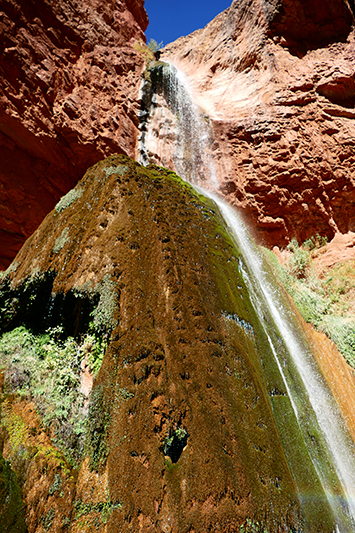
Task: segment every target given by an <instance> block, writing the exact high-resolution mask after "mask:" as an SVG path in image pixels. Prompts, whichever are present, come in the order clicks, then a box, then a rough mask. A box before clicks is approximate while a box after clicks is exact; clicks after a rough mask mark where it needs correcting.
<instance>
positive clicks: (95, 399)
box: [87, 386, 111, 471]
mask: <svg viewBox="0 0 355 533" xmlns="http://www.w3.org/2000/svg"><path fill="white" fill-rule="evenodd" d="M110 412H111V411H110V409H109V407H108V405H107V402H106V399H105V394H104V390H103V387H102V386H96V387H95V388H94V390H93V391H92V394H91V401H90V409H89V414H88V435H87V449H88V455H89V464H90V468H91V469H92V470H96V471H98V470H99V468H100V466H102V465H103V464H104V463H105V461H106V458H107V455H108V446H107V438H108V428H109V426H110V422H111V414H110Z"/></svg>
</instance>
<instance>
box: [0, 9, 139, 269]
mask: <svg viewBox="0 0 355 533" xmlns="http://www.w3.org/2000/svg"><path fill="white" fill-rule="evenodd" d="M143 4H144V0H119V1H116V0H109V1H104V0H87V1H85V2H80V1H77V0H75V1H69V0H59V1H56V0H39V1H36V2H29V1H28V0H3V1H2V2H1V5H0V33H1V54H0V160H1V169H0V268H1V267H2V268H4V267H6V266H8V264H9V263H10V261H11V260H12V259H13V257H14V256H15V254H16V252H17V251H18V250H19V248H20V246H21V245H22V244H23V242H24V240H25V239H26V238H27V237H29V235H30V234H31V233H32V232H33V231H34V229H35V228H36V227H37V226H38V224H39V223H40V222H41V221H42V220H43V218H44V216H45V215H46V214H47V213H48V212H49V211H50V209H52V208H53V206H54V204H55V203H56V202H57V201H58V199H59V198H60V196H62V195H63V194H64V193H66V192H67V191H68V190H69V189H70V188H71V187H73V186H74V185H75V183H77V181H78V180H79V179H80V178H81V176H82V175H83V173H84V172H85V171H86V169H87V168H88V166H90V165H92V164H94V163H95V162H96V161H98V160H100V159H102V157H104V156H107V155H109V154H111V153H115V152H119V153H124V154H127V155H130V156H132V157H134V155H135V144H136V138H137V118H136V111H137V103H136V102H137V95H138V88H139V83H140V76H141V72H142V69H143V64H144V46H143V41H145V36H144V34H143V31H144V30H145V28H146V27H147V24H148V19H147V15H146V12H145V10H144V7H143ZM139 41H141V43H142V44H138V42H139ZM135 43H136V44H135Z"/></svg>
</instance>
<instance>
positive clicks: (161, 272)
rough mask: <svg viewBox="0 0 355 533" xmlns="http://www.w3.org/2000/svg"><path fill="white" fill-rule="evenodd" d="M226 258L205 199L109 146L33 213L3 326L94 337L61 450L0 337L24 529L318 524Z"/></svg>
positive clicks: (227, 245) (276, 387)
mask: <svg viewBox="0 0 355 533" xmlns="http://www.w3.org/2000/svg"><path fill="white" fill-rule="evenodd" d="M177 215H178V218H177ZM240 261H242V259H241V257H240V252H239V251H238V249H236V247H235V245H234V244H233V242H232V241H231V239H230V237H229V236H228V234H227V232H226V228H225V226H224V222H223V221H222V219H221V218H220V215H219V214H218V211H217V208H216V206H215V205H214V204H213V203H212V202H211V201H210V200H207V199H205V198H204V197H203V196H200V195H198V194H197V193H196V192H195V191H193V189H192V188H191V187H190V186H189V185H187V184H185V183H184V182H182V181H181V180H180V179H179V178H178V177H177V176H176V175H174V174H173V173H171V172H169V171H164V170H162V169H159V168H157V167H149V168H144V167H141V166H140V165H138V164H137V163H135V162H134V161H131V160H130V159H128V158H127V157H125V156H122V155H121V156H112V157H110V158H108V159H106V160H104V161H102V162H100V163H98V164H97V165H95V167H93V168H92V169H90V170H89V171H88V172H87V174H86V176H85V177H84V178H83V180H82V181H81V182H79V184H78V185H77V186H76V188H75V189H74V190H72V191H70V193H69V194H68V195H67V196H65V197H64V198H63V199H62V200H61V201H60V202H59V203H58V205H57V206H56V209H55V210H53V211H52V212H51V213H50V214H49V215H48V216H47V217H46V219H45V220H44V221H43V223H42V224H41V226H40V228H39V229H38V230H37V231H36V232H35V233H34V234H33V236H32V237H31V238H30V239H29V240H28V241H27V242H26V244H25V246H24V247H23V248H22V250H21V251H20V253H19V254H18V256H17V258H16V261H15V262H14V263H13V264H12V266H11V268H10V269H9V270H8V272H7V274H6V275H4V276H3V278H2V283H1V293H0V301H1V308H2V312H3V319H2V321H1V327H2V332H4V331H8V332H10V331H11V330H13V329H14V328H16V327H18V326H20V325H22V326H27V327H30V328H32V331H33V334H40V333H41V332H43V331H45V330H46V329H47V328H48V327H52V328H53V327H56V328H57V327H58V326H61V328H62V330H61V331H62V332H63V334H64V336H66V335H74V336H76V337H77V338H80V336H81V335H83V334H84V333H85V332H86V331H87V330H88V328H89V329H90V328H91V331H93V329H92V328H94V332H95V331H96V333H97V334H98V335H99V336H100V337H102V336H106V337H107V338H108V347H107V350H106V354H105V357H104V360H103V364H102V366H101V369H100V372H99V374H98V376H97V378H96V380H95V382H94V386H93V389H92V393H91V400H90V407H89V414H88V425H87V437H86V439H87V440H86V446H85V448H84V449H83V450H82V451H81V455H80V456H79V457H78V456H77V462H76V466H75V465H73V462H69V460H68V456H67V452H68V449H67V448H66V444H65V443H66V442H68V439H67V440H66V441H63V439H62V441H60V445H59V444H58V443H57V444H55V443H56V442H58V441H56V440H55V437H56V435H58V434H59V433H60V434H62V436H64V437H66V438H67V435H68V432H69V429H70V427H69V426H70V423H71V422H70V421H68V424H67V427H66V428H65V430H66V431H65V432H64V433H63V432H62V433H61V431H62V429H61V428H58V427H57V425H48V424H47V426H45V424H46V422H45V416H43V413H45V407H44V404H43V402H42V403H41V402H40V403H39V404H38V402H39V401H40V398H39V399H38V397H37V398H36V396H34V395H32V396H31V390H30V389H27V392H25V391H24V389H23V381H24V380H25V373H24V372H23V373H22V377H21V374H20V373H19V370H17V373H16V372H15V367H16V364H18V356H17V359H16V350H17V349H19V348H18V347H17V348H16V346H15V347H13V349H14V350H15V351H14V354H15V356H14V358H13V360H12V363H11V365H10V366H9V367H7V368H5V369H4V370H3V373H2V381H1V383H0V384H1V387H2V395H1V405H2V411H1V424H0V444H1V450H2V453H3V455H4V458H5V459H6V461H7V462H6V463H5V465H6V468H7V477H6V479H7V480H8V481H7V485H6V483H5V482H4V483H3V484H2V485H1V484H0V497H1V495H2V494H3V493H4V492H6V490H7V491H9V488H8V486H9V484H10V483H12V485H11V487H12V498H13V502H14V503H13V505H14V506H17V507H14V508H16V509H17V512H16V516H17V522H18V524H20V526H21V528H22V529H21V530H23V520H22V518H23V517H24V518H25V520H26V526H27V529H28V532H29V533H33V532H38V533H40V532H41V531H43V529H45V530H46V531H61V530H62V529H63V530H67V531H70V532H71V533H74V532H75V533H76V532H79V531H80V532H81V533H83V532H89V531H93V530H97V531H101V532H105V531H106V532H112V533H115V532H117V531H121V532H122V533H123V532H129V531H139V530H142V531H150V532H157V533H158V532H159V533H160V532H169V531H175V532H183V531H195V532H196V533H205V532H206V531H216V530H218V531H221V532H230V533H232V532H235V531H239V530H240V531H243V530H245V531H247V530H248V529H251V530H255V531H258V530H259V531H260V530H263V529H264V527H266V528H267V531H268V532H269V533H278V532H280V531H292V530H293V531H298V532H302V531H304V532H307V533H313V532H314V533H316V532H319V533H320V532H322V533H332V532H333V530H334V520H333V517H332V513H331V511H330V510H329V508H328V503H327V499H326V497H325V495H324V493H323V491H322V488H321V487H320V484H319V481H318V478H317V475H316V473H315V470H314V467H313V465H312V463H311V461H310V459H309V456H308V453H307V451H306V448H305V445H304V441H303V438H302V437H301V435H300V433H299V426H298V423H297V422H296V419H295V417H294V415H293V411H292V408H291V404H290V400H289V397H288V395H287V392H286V391H285V390H284V389H285V386H284V384H283V381H282V379H281V376H280V373H279V370H278V367H277V366H276V363H273V362H272V361H273V357H272V354H271V352H270V347H269V344H268V342H267V339H266V334H265V332H264V331H263V330H262V328H261V326H260V322H259V320H258V318H257V316H256V314H255V311H254V309H253V307H252V305H251V302H250V299H249V295H248V291H247V288H246V286H245V283H244V281H243V278H242V275H241V273H240V269H239V265H240ZM90 320H91V321H93V322H91V325H90V324H89V321H90ZM95 328H96V330H95ZM17 331H18V330H17ZM21 331H23V330H21ZM56 331H58V330H56ZM3 338H5V337H3ZM1 346H4V345H3V344H2V345H1ZM6 346H7V348H6V350H7V351H5V352H4V353H3V354H2V357H5V359H6V355H7V354H8V353H9V350H10V347H9V346H8V345H6ZM42 346H43V341H42ZM51 346H53V342H52V344H50V345H44V346H43V348H42V350H45V351H48V350H50V349H51ZM279 346H280V350H282V348H281V341H280V342H279ZM2 349H3V348H2ZM27 349H29V348H28V344H27ZM41 353H42V358H43V351H42V352H41ZM80 353H81V352H80V351H78V352H77V356H76V357H77V359H78V357H79V356H80ZM39 364H40V361H39ZM76 364H77V365H78V366H80V360H77V362H76ZM52 372H53V379H55V372H56V367H55V364H54V362H53V367H52ZM21 380H22V381H21ZM21 387H22V388H21ZM350 389H351V386H350ZM67 391H68V389H67ZM20 393H21V394H20ZM66 394H68V392H66ZM36 402H37V407H36V406H35V405H34V404H35V403H36ZM41 413H42V415H41ZM41 416H43V420H41ZM15 424H16V427H18V428H21V431H20V437H19V438H17V439H14V438H13V427H14V425H15ZM310 431H311V433H310V434H309V437H308V438H311V439H312V445H313V447H314V446H315V442H317V446H318V445H320V440H318V439H319V436H317V432H316V431H314V432H313V431H312V430H311V429H310ZM58 446H59V449H58ZM8 461H11V464H10V463H9V462H8ZM1 464H2V463H1ZM10 466H11V468H12V470H11V469H10ZM19 490H22V496H23V500H24V507H22V502H21V499H20V498H19ZM298 495H301V496H300V498H299V496H298ZM9 516H10V518H8V515H6V517H5V518H6V520H8V523H10V522H11V520H10V519H12V520H13V515H9ZM21 516H22V518H21ZM13 523H14V522H12V524H13ZM242 526H243V527H242ZM16 527H17V525H13V526H12V529H11V528H10V527H9V529H8V533H12V532H15V531H18V530H16ZM240 528H241V529H240Z"/></svg>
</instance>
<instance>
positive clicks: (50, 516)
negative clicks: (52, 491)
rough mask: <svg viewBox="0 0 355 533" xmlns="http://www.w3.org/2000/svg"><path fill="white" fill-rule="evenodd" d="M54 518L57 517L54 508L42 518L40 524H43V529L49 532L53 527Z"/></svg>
mask: <svg viewBox="0 0 355 533" xmlns="http://www.w3.org/2000/svg"><path fill="white" fill-rule="evenodd" d="M54 516H55V509H53V508H52V509H50V510H49V511H48V513H47V514H45V515H42V516H41V518H40V523H41V524H42V526H43V529H44V530H45V531H48V530H49V529H50V528H51V527H52V524H53V520H54Z"/></svg>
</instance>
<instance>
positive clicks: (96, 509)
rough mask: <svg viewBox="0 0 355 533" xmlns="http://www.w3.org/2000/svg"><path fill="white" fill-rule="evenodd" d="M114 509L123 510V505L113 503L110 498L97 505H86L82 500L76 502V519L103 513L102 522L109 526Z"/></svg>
mask: <svg viewBox="0 0 355 533" xmlns="http://www.w3.org/2000/svg"><path fill="white" fill-rule="evenodd" d="M114 509H122V504H121V503H113V502H112V501H111V500H110V499H109V498H107V500H106V501H102V502H97V503H84V502H83V501H82V500H81V499H79V500H76V501H75V502H74V515H75V519H76V520H79V519H80V518H81V517H82V516H86V515H90V514H92V513H101V522H102V523H103V524H107V522H108V521H109V519H110V516H111V514H112V511H113V510H114Z"/></svg>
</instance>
